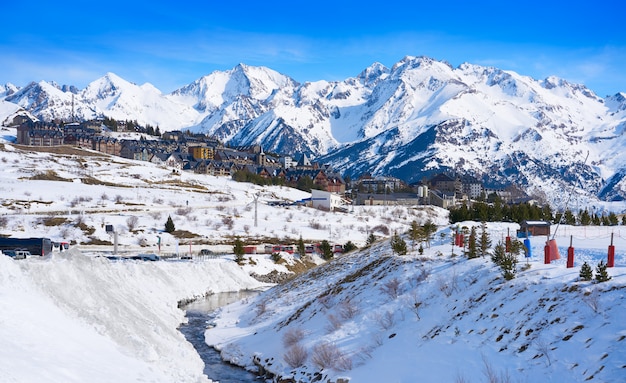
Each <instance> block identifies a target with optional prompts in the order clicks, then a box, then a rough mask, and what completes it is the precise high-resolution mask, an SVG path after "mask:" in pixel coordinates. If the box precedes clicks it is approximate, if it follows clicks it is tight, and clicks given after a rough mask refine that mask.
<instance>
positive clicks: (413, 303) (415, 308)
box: [407, 292, 423, 320]
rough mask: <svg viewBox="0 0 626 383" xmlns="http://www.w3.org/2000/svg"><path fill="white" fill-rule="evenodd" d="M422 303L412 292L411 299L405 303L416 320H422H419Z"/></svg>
mask: <svg viewBox="0 0 626 383" xmlns="http://www.w3.org/2000/svg"><path fill="white" fill-rule="evenodd" d="M422 303H423V302H422V300H421V299H420V298H419V296H418V295H417V293H416V292H413V294H411V298H409V299H408V302H407V306H408V307H409V309H410V310H411V311H412V312H413V314H415V316H416V317H417V320H420V319H422V318H420V309H421V307H422Z"/></svg>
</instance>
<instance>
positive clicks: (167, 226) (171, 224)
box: [165, 215, 176, 233]
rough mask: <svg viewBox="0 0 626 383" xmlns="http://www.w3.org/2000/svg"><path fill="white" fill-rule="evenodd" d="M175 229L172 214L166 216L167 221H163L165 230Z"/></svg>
mask: <svg viewBox="0 0 626 383" xmlns="http://www.w3.org/2000/svg"><path fill="white" fill-rule="evenodd" d="M174 231H176V227H175V226H174V221H172V216H170V215H168V216H167V222H165V232H166V233H173V232H174Z"/></svg>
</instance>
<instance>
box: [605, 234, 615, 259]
mask: <svg viewBox="0 0 626 383" xmlns="http://www.w3.org/2000/svg"><path fill="white" fill-rule="evenodd" d="M607 258H608V259H607V262H606V267H614V266H615V246H613V233H611V244H610V245H609V254H608V257H607Z"/></svg>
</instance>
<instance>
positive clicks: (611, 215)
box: [609, 212, 618, 226]
mask: <svg viewBox="0 0 626 383" xmlns="http://www.w3.org/2000/svg"><path fill="white" fill-rule="evenodd" d="M617 223H618V219H617V215H615V213H613V212H610V213H609V225H611V226H617Z"/></svg>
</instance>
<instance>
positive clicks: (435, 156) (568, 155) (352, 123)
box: [0, 57, 626, 208]
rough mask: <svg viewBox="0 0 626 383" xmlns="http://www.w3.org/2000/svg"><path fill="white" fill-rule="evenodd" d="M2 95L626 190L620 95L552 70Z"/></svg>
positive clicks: (312, 150)
mask: <svg viewBox="0 0 626 383" xmlns="http://www.w3.org/2000/svg"><path fill="white" fill-rule="evenodd" d="M0 100H1V101H0V118H1V120H0V121H4V120H5V119H6V117H7V116H9V115H11V113H14V112H15V111H16V110H18V109H20V108H21V109H22V110H24V111H27V112H29V113H31V114H32V115H34V116H36V117H38V118H40V119H44V120H52V119H60V120H66V121H67V120H70V119H71V118H72V113H73V114H74V116H75V118H77V119H93V118H97V117H103V116H107V117H112V118H116V119H122V120H137V121H138V122H139V123H141V124H150V125H152V126H154V127H156V126H159V128H160V130H161V131H169V130H179V129H189V130H191V131H193V132H203V133H207V134H211V135H214V136H216V137H217V138H219V139H220V140H222V141H224V142H226V143H229V144H232V145H250V144H256V143H258V144H262V145H263V147H264V149H265V150H266V151H272V152H279V153H285V154H292V155H300V154H307V155H312V156H315V157H317V158H318V159H319V160H320V161H322V162H327V163H331V164H333V165H334V166H335V167H336V168H337V169H339V170H340V171H342V172H343V173H344V174H346V175H350V176H352V177H355V176H358V175H360V174H363V173H366V172H367V173H372V174H374V175H377V174H378V175H392V176H397V177H399V178H402V179H404V180H407V181H409V182H415V181H419V180H421V179H422V178H423V177H425V176H428V175H431V174H433V173H436V172H441V171H451V172H457V173H459V174H470V175H473V176H475V177H477V178H479V179H481V180H483V181H485V182H486V183H487V184H489V185H505V184H508V183H515V184H518V185H519V186H521V187H523V188H525V189H526V190H527V191H528V192H529V193H530V194H533V195H535V196H538V197H542V198H544V199H545V200H547V201H548V202H550V203H552V204H553V205H556V206H559V205H560V206H562V205H563V203H564V201H565V200H566V199H567V198H566V197H567V196H569V194H570V192H573V195H574V197H575V198H576V204H581V205H582V208H584V207H586V206H587V205H588V204H590V203H594V204H600V202H599V201H598V199H599V200H604V201H611V200H622V199H624V197H626V180H625V179H624V177H625V176H626V156H624V155H622V152H623V151H624V149H625V148H626V142H625V137H624V134H623V132H624V130H625V129H626V94H625V93H618V94H616V95H613V96H608V97H606V98H601V97H598V96H597V95H596V94H594V93H593V92H592V91H591V90H589V89H588V88H586V87H585V86H583V85H579V84H573V83H570V82H568V81H565V80H563V79H560V78H556V77H549V78H546V79H544V80H536V79H532V78H530V77H527V76H522V75H519V74H517V73H515V72H511V71H504V70H501V69H497V68H493V67H484V66H478V65H472V64H467V63H466V64H462V65H460V66H458V67H456V68H454V67H452V66H450V65H449V64H448V63H446V62H442V61H436V60H433V59H430V58H427V57H405V58H404V59H402V60H401V61H399V62H398V63H396V64H395V65H393V67H391V68H387V67H385V66H384V65H382V64H379V63H375V64H373V65H371V66H370V67H368V68H366V69H365V70H363V71H362V72H361V73H360V74H359V75H358V76H356V77H352V78H348V79H346V80H344V81H334V82H331V81H317V82H307V83H304V84H300V83H298V82H296V81H295V80H293V79H291V78H290V77H288V76H286V75H283V74H280V73H278V72H276V71H274V70H271V69H269V68H266V67H252V66H247V65H244V64H239V65H237V66H236V67H234V68H233V69H231V70H227V71H216V72H213V73H211V74H209V75H207V76H204V77H202V78H200V79H198V80H196V81H194V82H193V83H191V84H189V85H186V86H184V87H182V88H180V89H178V90H176V91H174V92H172V93H170V94H162V93H161V92H160V91H159V90H158V89H156V88H155V87H154V86H152V85H150V84H144V85H141V86H139V85H136V84H133V83H130V82H128V81H126V80H124V79H122V78H120V77H118V76H116V75H115V74H112V73H107V74H106V75H105V76H103V77H102V78H100V79H97V80H96V81H94V82H92V83H90V84H89V85H88V86H87V87H86V88H85V89H82V90H80V89H77V88H75V87H72V86H59V85H57V84H55V83H50V82H44V81H42V82H38V83H35V82H32V83H30V84H28V85H27V86H25V87H23V88H19V87H16V86H14V85H11V84H7V85H4V86H0ZM570 207H572V208H575V207H576V206H570Z"/></svg>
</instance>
